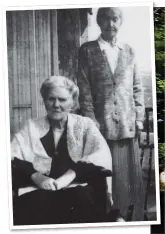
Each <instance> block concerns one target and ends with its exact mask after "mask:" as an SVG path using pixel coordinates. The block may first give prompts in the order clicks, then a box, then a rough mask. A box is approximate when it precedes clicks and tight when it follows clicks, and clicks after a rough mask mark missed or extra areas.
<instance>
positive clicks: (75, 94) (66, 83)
mask: <svg viewBox="0 0 165 234" xmlns="http://www.w3.org/2000/svg"><path fill="white" fill-rule="evenodd" d="M55 87H64V88H65V89H67V90H68V91H69V92H70V94H71V95H72V98H73V101H74V105H73V109H72V110H73V111H74V110H76V109H78V107H79V101H78V99H79V88H78V86H77V85H76V84H75V83H74V82H73V81H72V80H71V79H69V78H68V77H65V76H51V77H50V78H48V79H46V80H45V81H44V82H43V84H42V85H41V89H40V93H41V96H42V98H43V100H44V101H45V100H46V99H47V96H48V94H49V92H50V90H52V89H53V88H55Z"/></svg>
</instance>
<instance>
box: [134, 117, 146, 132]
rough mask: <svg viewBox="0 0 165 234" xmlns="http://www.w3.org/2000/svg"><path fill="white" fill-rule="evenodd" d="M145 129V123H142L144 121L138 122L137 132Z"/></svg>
mask: <svg viewBox="0 0 165 234" xmlns="http://www.w3.org/2000/svg"><path fill="white" fill-rule="evenodd" d="M143 128H144V126H143V122H142V121H138V120H136V129H137V131H138V132H139V131H142V130H143Z"/></svg>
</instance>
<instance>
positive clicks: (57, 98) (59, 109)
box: [44, 86, 73, 120]
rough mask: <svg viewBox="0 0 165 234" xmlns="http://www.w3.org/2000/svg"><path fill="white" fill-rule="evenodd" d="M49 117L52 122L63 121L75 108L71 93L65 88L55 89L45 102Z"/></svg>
mask: <svg viewBox="0 0 165 234" xmlns="http://www.w3.org/2000/svg"><path fill="white" fill-rule="evenodd" d="M44 103H45V108H46V110H47V114H48V117H49V118H50V119H52V120H63V119H66V118H67V115H68V113H69V112H70V111H71V108H72V107H73V98H72V95H71V93H70V92H69V91H68V90H67V89H66V88H64V87H60V86H57V87H54V88H53V89H51V90H50V91H49V93H48V95H47V98H46V99H45V100H44Z"/></svg>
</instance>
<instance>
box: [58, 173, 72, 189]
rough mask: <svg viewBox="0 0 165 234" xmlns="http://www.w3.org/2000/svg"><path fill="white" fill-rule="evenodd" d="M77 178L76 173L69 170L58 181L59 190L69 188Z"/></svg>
mask: <svg viewBox="0 0 165 234" xmlns="http://www.w3.org/2000/svg"><path fill="white" fill-rule="evenodd" d="M75 178H76V173H75V172H74V171H73V170H71V169H69V170H68V171H67V172H66V173H65V174H64V175H62V176H60V177H59V178H58V179H56V185H57V189H58V190H59V189H62V188H65V187H67V186H68V185H69V184H70V183H72V181H73V180H74V179H75Z"/></svg>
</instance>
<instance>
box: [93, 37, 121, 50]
mask: <svg viewBox="0 0 165 234" xmlns="http://www.w3.org/2000/svg"><path fill="white" fill-rule="evenodd" d="M97 40H98V42H100V43H102V44H104V45H108V46H109V45H110V43H108V42H107V41H105V40H104V39H103V38H102V36H101V35H100V36H99V37H98V39H97ZM113 46H117V47H118V48H119V49H121V50H123V49H124V48H123V43H122V42H121V41H120V40H119V38H116V41H114V42H113Z"/></svg>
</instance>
